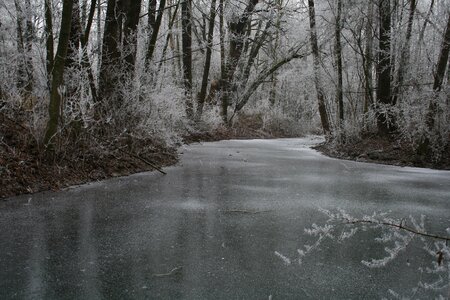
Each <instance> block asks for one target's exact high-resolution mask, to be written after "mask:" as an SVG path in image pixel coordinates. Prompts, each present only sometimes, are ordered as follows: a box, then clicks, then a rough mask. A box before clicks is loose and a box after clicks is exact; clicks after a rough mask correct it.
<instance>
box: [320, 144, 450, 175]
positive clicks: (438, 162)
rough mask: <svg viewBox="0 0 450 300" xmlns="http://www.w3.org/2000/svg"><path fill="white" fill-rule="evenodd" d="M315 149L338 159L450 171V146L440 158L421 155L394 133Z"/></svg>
mask: <svg viewBox="0 0 450 300" xmlns="http://www.w3.org/2000/svg"><path fill="white" fill-rule="evenodd" d="M314 149H316V150H318V151H320V152H321V153H323V154H325V155H327V156H330V157H333V158H338V159H345V160H353V161H360V162H370V163H378V164H386V165H395V166H409V167H419V168H431V169H438V170H450V149H447V151H444V152H443V153H444V155H443V156H441V157H439V158H436V157H430V156H425V155H419V154H418V153H417V152H416V151H414V150H413V147H411V145H410V144H408V143H407V142H404V141H402V140H401V139H399V138H398V137H396V136H394V135H393V136H390V137H387V138H380V137H378V136H377V135H368V136H365V137H363V138H362V139H361V140H359V141H357V142H353V143H347V144H338V145H336V144H332V143H322V144H320V145H317V146H315V147H314Z"/></svg>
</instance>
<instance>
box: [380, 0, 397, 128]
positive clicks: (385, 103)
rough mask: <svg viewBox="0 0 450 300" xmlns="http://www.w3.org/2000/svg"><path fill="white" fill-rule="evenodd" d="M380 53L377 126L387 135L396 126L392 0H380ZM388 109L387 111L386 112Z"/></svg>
mask: <svg viewBox="0 0 450 300" xmlns="http://www.w3.org/2000/svg"><path fill="white" fill-rule="evenodd" d="M378 13H379V18H380V28H379V53H378V64H377V73H378V84H377V85H378V87H377V127H378V133H379V134H380V135H386V134H388V133H389V132H391V131H392V130H393V128H394V126H393V125H392V123H393V121H394V120H393V119H392V116H390V114H389V109H390V108H391V105H392V102H391V101H392V99H391V73H392V71H391V69H392V64H391V6H390V0H378ZM386 111H387V112H386Z"/></svg>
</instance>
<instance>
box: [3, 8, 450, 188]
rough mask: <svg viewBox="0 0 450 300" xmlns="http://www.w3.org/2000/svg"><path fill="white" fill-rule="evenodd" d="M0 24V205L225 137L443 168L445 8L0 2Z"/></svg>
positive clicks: (448, 15)
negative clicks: (7, 198) (11, 197)
mask: <svg viewBox="0 0 450 300" xmlns="http://www.w3.org/2000/svg"><path fill="white" fill-rule="evenodd" d="M0 15H1V23H0V39H1V40H0V53H1V54H0V122H1V127H0V176H1V177H2V182H1V189H2V191H1V192H0V195H7V194H12V193H17V192H27V191H28V192H33V191H36V190H40V189H45V188H49V187H50V188H52V187H58V186H60V185H65V184H69V183H75V182H82V181H85V180H94V179H98V178H104V177H107V176H115V175H116V174H117V175H120V174H126V173H129V172H133V171H138V170H143V169H147V168H148V169H153V168H157V169H158V168H159V166H160V165H164V164H170V163H173V162H174V161H175V160H176V151H175V150H174V149H175V148H176V147H177V146H178V145H179V144H180V143H182V142H183V141H185V142H190V141H198V140H211V139H221V138H230V137H294V136H301V135H304V134H308V133H315V134H319V133H320V134H324V135H325V137H326V141H327V143H326V145H325V146H323V150H324V151H326V152H327V153H329V154H332V155H336V156H344V157H352V158H361V159H362V158H364V157H367V158H373V159H375V160H393V159H398V157H402V158H403V159H405V161H404V163H412V164H415V165H427V166H434V167H445V166H446V165H448V162H449V158H448V156H449V152H450V151H449V149H448V147H449V112H450V110H449V108H450V107H449V95H450V88H449V87H450V86H449V84H450V72H449V71H448V69H449V67H448V66H449V64H450V60H449V52H450V1H448V0H439V1H438V0H426V1H417V0H369V1H368V0H345V1H344V0H323V1H314V0H308V1H306V0H261V1H258V0H210V1H204V0H159V1H157V0H104V1H101V0H0ZM389 151H390V152H389ZM387 152H389V153H387ZM386 153H387V154H386ZM392 155H394V156H395V157H394V158H392V157H390V156H392ZM362 156H364V157H362ZM400 162H401V161H400ZM67 178H69V179H67Z"/></svg>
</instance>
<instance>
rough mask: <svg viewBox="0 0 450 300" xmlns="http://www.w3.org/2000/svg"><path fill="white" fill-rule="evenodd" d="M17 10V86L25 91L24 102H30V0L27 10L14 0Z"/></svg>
mask: <svg viewBox="0 0 450 300" xmlns="http://www.w3.org/2000/svg"><path fill="white" fill-rule="evenodd" d="M14 4H15V7H16V12H17V52H18V53H19V56H20V59H19V65H18V78H17V88H18V89H19V92H20V93H23V96H24V99H23V100H24V102H25V103H26V102H28V101H29V99H30V97H31V93H32V91H33V65H32V61H31V59H32V56H31V53H30V52H31V50H32V24H31V20H30V17H29V16H28V14H29V10H30V9H31V8H30V2H29V1H26V5H25V12H24V10H23V8H22V6H21V4H20V3H19V2H18V0H15V1H14Z"/></svg>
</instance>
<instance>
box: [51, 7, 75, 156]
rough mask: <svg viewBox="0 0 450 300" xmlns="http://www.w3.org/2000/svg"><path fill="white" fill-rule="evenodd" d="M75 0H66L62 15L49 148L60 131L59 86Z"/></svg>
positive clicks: (54, 70)
mask: <svg viewBox="0 0 450 300" xmlns="http://www.w3.org/2000/svg"><path fill="white" fill-rule="evenodd" d="M72 9H73V0H64V2H63V10H62V17H61V30H60V33H59V42H58V49H57V51H56V57H55V61H54V66H53V72H52V87H51V93H50V105H49V108H48V113H49V120H48V122H47V129H46V132H45V136H44V145H45V146H46V147H47V150H53V149H54V136H55V135H56V133H57V131H58V122H59V117H60V109H61V94H60V93H59V88H60V86H61V85H62V83H63V78H64V69H65V60H66V57H67V48H68V45H69V39H70V27H71V23H72Z"/></svg>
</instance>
